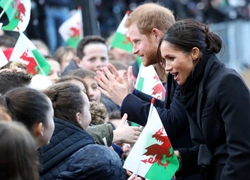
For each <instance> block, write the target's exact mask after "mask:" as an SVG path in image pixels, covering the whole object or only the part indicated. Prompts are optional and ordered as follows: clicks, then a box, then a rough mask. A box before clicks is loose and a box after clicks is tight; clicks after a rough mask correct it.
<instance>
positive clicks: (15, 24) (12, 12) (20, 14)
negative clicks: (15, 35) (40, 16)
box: [0, 0, 31, 32]
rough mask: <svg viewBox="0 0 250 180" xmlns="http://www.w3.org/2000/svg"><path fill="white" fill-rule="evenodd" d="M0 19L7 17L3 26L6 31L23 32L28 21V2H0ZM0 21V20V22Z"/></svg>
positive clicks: (8, 0)
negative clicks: (0, 9)
mask: <svg viewBox="0 0 250 180" xmlns="http://www.w3.org/2000/svg"><path fill="white" fill-rule="evenodd" d="M0 7H1V8H2V11H1V14H0V18H1V17H2V16H3V14H6V15H7V18H8V23H7V24H3V26H2V29H3V30H6V31H21V32H23V31H25V30H26V28H27V26H28V24H29V21H30V10H31V2H30V0H0ZM0 21H1V20H0Z"/></svg>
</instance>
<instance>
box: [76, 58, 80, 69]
mask: <svg viewBox="0 0 250 180" xmlns="http://www.w3.org/2000/svg"><path fill="white" fill-rule="evenodd" d="M75 61H76V65H77V66H78V67H80V63H81V59H80V58H78V57H77V58H76V60H75Z"/></svg>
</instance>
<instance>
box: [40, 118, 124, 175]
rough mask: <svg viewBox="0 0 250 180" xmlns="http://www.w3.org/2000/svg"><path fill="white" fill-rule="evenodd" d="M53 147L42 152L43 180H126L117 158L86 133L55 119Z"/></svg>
mask: <svg viewBox="0 0 250 180" xmlns="http://www.w3.org/2000/svg"><path fill="white" fill-rule="evenodd" d="M54 121H55V131H54V133H53V136H52V138H51V141H50V144H49V145H47V146H44V147H41V148H40V149H39V152H40V164H41V170H40V179H41V180H43V179H44V180H51V179H88V180H89V179H92V180H95V179H96V180H97V179H104V180H105V179H107V180H110V179H111V180H112V179H114V180H115V179H117V178H118V179H120V178H121V177H123V176H124V173H123V168H122V163H121V160H120V158H119V157H118V155H117V154H116V153H115V152H114V151H113V150H111V149H110V148H108V147H106V146H101V145H97V144H95V143H94V140H93V138H92V137H91V136H90V135H89V134H88V133H87V132H86V131H84V130H83V129H81V128H79V127H77V126H75V125H73V124H70V123H68V122H65V121H63V120H60V119H57V118H54Z"/></svg>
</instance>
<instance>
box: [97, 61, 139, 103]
mask: <svg viewBox="0 0 250 180" xmlns="http://www.w3.org/2000/svg"><path fill="white" fill-rule="evenodd" d="M96 74H97V76H96V77H95V80H96V81H97V83H98V84H99V86H100V87H98V89H99V90H100V91H101V92H102V93H103V94H104V95H106V96H107V97H109V98H110V99H111V100H112V101H114V103H116V104H117V105H119V106H121V104H122V101H123V99H124V98H125V97H126V96H127V95H128V94H129V93H131V92H132V91H133V90H134V83H133V81H134V80H133V74H132V67H131V66H130V67H129V68H128V70H127V71H126V72H124V74H123V77H120V76H119V73H118V71H117V70H116V68H115V67H114V66H113V65H112V64H109V65H108V68H106V67H104V68H103V69H102V72H101V71H97V72H96Z"/></svg>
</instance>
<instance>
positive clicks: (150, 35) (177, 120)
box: [95, 3, 201, 180]
mask: <svg viewBox="0 0 250 180" xmlns="http://www.w3.org/2000/svg"><path fill="white" fill-rule="evenodd" d="M174 23H175V18H174V15H173V13H172V12H171V11H170V10H169V9H167V8H165V7H163V6H161V5H159V4H156V3H146V4H143V5H141V6H138V7H137V8H136V9H135V10H134V11H133V12H132V13H131V14H130V15H129V16H128V18H127V20H126V23H125V26H126V27H127V28H128V35H129V37H130V40H131V41H132V43H133V54H136V55H138V56H140V57H141V59H142V63H143V65H144V66H149V65H154V66H155V68H156V71H157V73H158V75H159V77H166V74H165V71H164V69H163V67H162V66H161V64H160V63H159V62H160V61H159V60H158V58H157V57H158V50H157V49H158V45H159V42H160V40H161V38H162V37H163V36H164V34H165V33H166V31H167V29H168V28H169V27H170V26H171V25H173V24H174ZM95 79H96V80H97V82H98V84H99V85H100V87H101V88H99V89H100V90H101V92H102V93H103V94H105V95H107V96H108V97H110V98H111V99H112V100H113V101H114V102H115V103H116V104H118V105H119V106H121V109H120V110H121V113H122V115H123V114H124V113H127V114H128V120H130V121H133V122H136V123H138V124H140V125H142V126H145V125H146V123H147V118H148V113H149V108H150V102H151V98H152V97H151V96H148V95H146V94H144V93H142V92H139V91H138V90H136V89H134V85H133V73H132V67H131V66H130V67H129V68H128V71H127V72H126V73H125V74H124V77H123V78H121V77H119V75H118V72H117V70H116V69H115V68H114V66H112V65H111V64H109V66H108V68H106V67H105V68H103V69H102V72H101V71H98V72H97V76H96V77H95ZM161 79H162V78H161ZM166 92H167V94H166V100H165V102H162V101H159V100H155V104H154V105H155V107H156V108H157V111H158V114H159V116H160V118H161V120H162V124H163V126H164V128H165V129H166V132H167V134H168V137H169V139H170V141H171V144H172V146H173V148H174V149H178V148H188V147H193V143H192V141H191V138H190V133H189V123H188V119H187V115H186V112H185V109H184V106H183V105H182V104H181V103H180V102H179V101H178V100H177V99H176V94H177V93H179V86H178V84H177V83H176V82H175V81H174V80H173V77H172V75H171V74H169V75H168V76H167V86H166ZM196 170H197V169H193V168H192V167H190V169H189V170H188V171H187V172H182V171H181V170H180V171H179V172H178V173H177V179H185V180H187V179H190V180H191V179H192V180H200V179H201V176H200V174H196V175H192V176H189V175H190V174H193V172H196ZM197 173H198V172H197Z"/></svg>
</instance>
